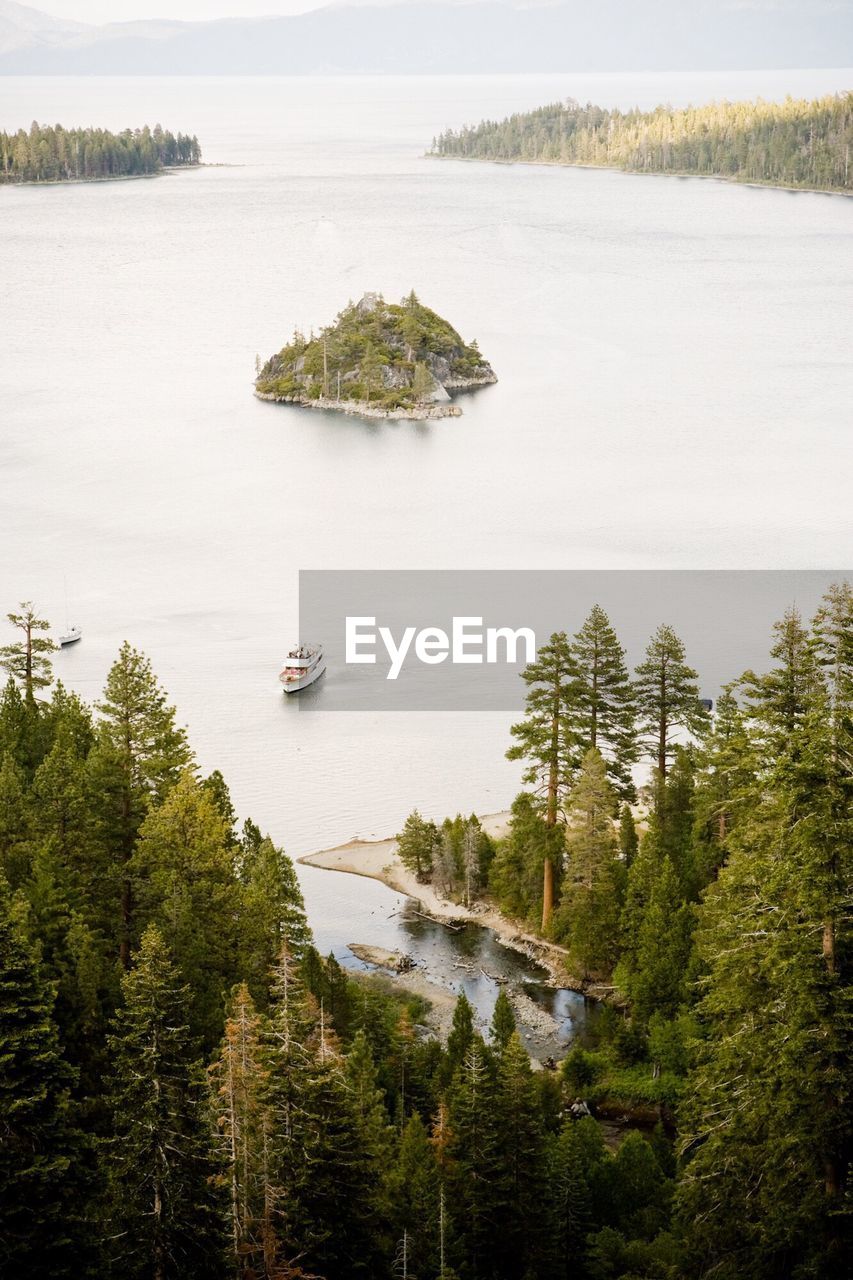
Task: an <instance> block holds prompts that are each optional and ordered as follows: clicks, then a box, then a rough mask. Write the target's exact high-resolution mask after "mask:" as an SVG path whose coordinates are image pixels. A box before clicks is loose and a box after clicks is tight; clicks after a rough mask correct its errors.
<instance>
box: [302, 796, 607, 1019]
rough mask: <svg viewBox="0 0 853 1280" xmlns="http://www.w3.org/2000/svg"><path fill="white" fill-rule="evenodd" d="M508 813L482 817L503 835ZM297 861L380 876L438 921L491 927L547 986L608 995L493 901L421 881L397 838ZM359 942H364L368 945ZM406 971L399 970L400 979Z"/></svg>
mask: <svg viewBox="0 0 853 1280" xmlns="http://www.w3.org/2000/svg"><path fill="white" fill-rule="evenodd" d="M509 818H510V814H509V812H508V811H503V812H500V813H490V814H486V815H484V816H483V817H481V818H480V822H481V824H482V827H483V830H484V831H485V832H486V834H487V835H489V836H491V837H492V838H493V839H499V838H500V837H501V836H503V835H505V834H506V832H507V830H508V827H509ZM297 861H298V862H300V863H302V864H303V865H305V866H309V867H318V868H320V869H321V870H323V871H338V872H343V873H344V874H346V875H354V876H366V877H367V878H368V879H370V880H378V881H379V882H380V883H381V884H384V885H385V886H386V888H388V889H393V890H394V892H395V893H400V894H403V895H404V896H405V897H407V898H414V899H415V900H416V901H418V902H419V903H420V905H421V907H422V908H423V911H424V914H425V915H427V916H429V917H430V919H433V920H436V921H438V922H439V923H444V924H450V923H454V924H457V923H461V924H476V925H480V926H481V927H482V928H485V929H491V930H492V932H493V933H494V934H495V935H496V937H497V938H498V940H499V941H500V942H501V943H502V944H503V945H504V946H506V947H509V948H510V949H512V950H514V951H518V952H520V953H521V954H522V955H525V956H527V958H528V959H529V960H531V961H533V962H534V963H535V964H539V965H541V966H542V968H543V969H545V970H546V972H547V974H548V981H547V984H546V985H548V986H551V987H566V988H568V989H569V990H572V991H577V992H579V993H580V994H581V995H585V996H589V997H590V998H591V999H602V998H603V996H604V995H605V994H606V993H605V991H604V990H603V989H602V988H600V987H598V985H597V984H596V983H590V982H584V981H582V980H581V979H579V978H576V977H574V976H573V975H572V974H570V973H569V972H568V970H567V969H566V957H567V955H568V952H567V950H566V948H565V947H561V946H559V945H558V944H557V943H555V942H548V941H547V940H545V939H544V938H539V937H537V936H536V935H535V934H532V933H529V932H527V930H526V928H525V926H524V925H523V924H522V923H520V922H519V921H517V920H513V919H511V918H510V917H509V916H505V915H504V914H503V913H502V912H501V911H499V910H498V909H497V907H496V906H495V905H494V904H493V903H490V902H478V903H475V904H474V906H472V907H466V906H465V905H464V904H463V903H460V902H453V901H450V900H449V899H447V898H442V897H441V895H440V894H438V893H437V892H436V890H435V889H434V888H433V886H432V885H431V884H420V883H419V882H418V880H417V878H416V877H415V875H414V874H413V873H412V872H411V871H409V870H408V869H407V868H406V867H404V866H403V864H402V862H401V861H400V859H399V858H398V856H397V840H396V837H393V836H392V837H389V838H388V839H385V840H359V839H354V840H348V841H347V842H346V843H345V844H341V845H336V846H335V847H334V848H332V849H320V850H318V851H317V852H316V853H308V854H305V855H303V857H301V858H299V859H297ZM361 945H362V946H364V947H366V946H367V945H368V944H367V943H362V944H361ZM406 976H407V975H400V977H401V978H405V977H406ZM607 994H609V991H608V992H607Z"/></svg>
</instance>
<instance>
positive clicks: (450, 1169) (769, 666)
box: [0, 583, 853, 1280]
mask: <svg viewBox="0 0 853 1280" xmlns="http://www.w3.org/2000/svg"><path fill="white" fill-rule="evenodd" d="M8 621H9V623H10V627H11V639H10V640H9V643H7V644H6V645H5V646H4V647H3V648H2V649H0V664H2V666H3V667H4V668H5V670H6V672H7V673H8V680H7V683H6V685H5V688H4V689H3V690H2V692H0V1100H2V1105H1V1106H0V1132H1V1133H2V1141H0V1270H2V1273H3V1274H4V1275H8V1276H10V1277H12V1276H14V1277H18V1276H21V1277H24V1276H26V1277H41V1278H44V1280H53V1278H56V1280H59V1278H60V1277H68V1276H81V1277H82V1276H93V1277H94V1276H97V1277H99V1278H101V1277H103V1278H104V1280H119V1278H121V1280H178V1278H179V1277H180V1280H225V1278H226V1277H233V1278H234V1280H261V1278H263V1280H353V1278H354V1277H358V1276H363V1277H365V1280H368V1278H369V1280H394V1278H395V1277H408V1278H410V1280H415V1278H420V1280H570V1278H571V1280H710V1277H712V1276H713V1277H715V1280H782V1277H792V1278H794V1277H800V1278H801V1280H806V1278H807V1277H814V1278H815V1280H818V1278H822V1277H826V1278H827V1280H830V1278H832V1277H835V1276H839V1277H840V1276H845V1275H849V1274H850V1266H849V1263H850V1252H849V1250H850V1240H849V1231H850V1199H849V1171H850V1170H849V1166H850V1158H851V1150H853V1113H851V1108H850V1105H849V1102H850V1096H849V1095H850V1062H851V1047H853V1045H851V1039H853V1031H852V1030H851V1028H852V1027H853V1020H851V1006H853V985H851V964H852V963H853V950H852V949H851V945H850V920H851V916H853V903H851V884H853V866H851V859H853V803H851V796H852V795H853V765H852V764H851V762H853V591H851V589H850V586H849V585H848V584H846V583H839V584H838V585H836V586H834V587H833V588H832V589H831V590H830V591H829V592H828V593H827V595H826V597H825V599H824V600H823V601H822V602H821V604H820V607H819V608H818V609H817V611H816V613H815V616H814V618H813V619H812V620H811V621H805V620H804V619H803V618H801V617H800V615H799V614H798V613H797V612H796V610H793V609H792V610H791V611H789V612H788V613H787V614H786V615H785V616H784V617H783V618H782V619H781V620H780V621H779V622H778V623H777V624H776V627H775V630H774V633H773V639H772V642H771V649H770V655H769V658H768V660H767V663H766V666H765V668H764V669H763V670H761V671H759V672H755V671H752V670H750V671H747V672H745V673H744V674H743V675H742V676H741V677H740V678H738V679H736V680H735V681H733V683H732V684H731V686H730V687H729V688H728V689H727V690H726V691H725V693H724V695H723V696H722V697H721V698H720V699H719V702H718V704H717V707H716V709H715V712H714V714H713V715H709V714H708V713H707V709H705V708H703V707H702V705H701V703H700V702H699V699H698V689H697V685H696V675H695V672H694V671H693V670H692V669H691V667H690V665H689V661H688V654H687V653H686V652H685V647H684V645H683V643H682V642H681V640H680V639H679V637H678V636H677V635H676V633H675V632H674V631H673V630H672V629H671V628H670V627H668V626H666V625H662V626H661V627H659V628H658V630H657V631H656V632H655V634H654V635H653V637H652V638H651V640H650V642H649V645H648V649H647V652H646V654H645V656H644V658H643V660H642V661H641V662H640V664H639V666H638V667H637V668H636V670H635V672H634V673H633V674H631V673H630V672H629V671H628V669H627V666H626V662H625V655H624V651H623V650H622V647H621V645H620V643H619V640H618V637H617V636H616V634H615V632H614V630H613V628H612V627H611V625H610V622H609V620H608V618H607V616H606V614H604V612H603V610H601V609H598V608H596V609H593V611H592V612H591V614H590V616H589V618H588V619H587V622H586V623H585V624H584V626H583V627H582V628H581V630H580V631H579V632H578V633H577V634H576V635H575V636H573V637H568V636H567V635H566V634H565V633H562V632H558V633H556V634H555V635H554V636H552V637H551V638H550V640H549V641H548V642H547V644H546V645H544V646H543V648H542V650H541V651H540V653H539V654H538V655H537V657H536V661H535V662H533V663H532V664H530V666H529V667H528V668H527V670H526V672H525V685H526V687H527V698H526V706H525V711H524V714H523V716H522V718H521V719H520V720H519V721H518V723H517V725H516V727H515V728H514V730H513V735H512V736H513V739H514V746H513V747H512V748H511V750H513V752H514V753H517V754H518V755H519V756H520V757H521V758H522V759H523V760H524V761H525V763H526V767H527V777H526V780H525V790H524V791H523V792H522V793H521V795H520V796H519V797H518V799H517V800H516V802H515V804H514V806H513V813H512V821H511V825H510V830H509V833H508V835H507V836H506V838H505V839H503V840H500V841H498V842H496V843H495V844H492V843H490V841H488V840H486V839H484V834H483V831H482V829H481V826H480V824H479V823H477V822H476V821H475V820H473V819H467V820H465V819H457V820H453V821H450V822H447V823H444V824H442V825H441V826H440V827H439V826H437V825H435V824H432V823H431V822H428V821H426V820H424V819H421V818H420V817H419V816H418V815H417V814H413V815H412V816H411V818H410V819H409V821H408V822H407V823H406V826H405V828H404V831H403V832H402V833H401V854H403V856H404V857H405V858H406V860H407V863H408V865H410V866H411V867H412V868H413V870H414V871H415V873H416V874H417V876H418V877H419V879H421V880H426V879H428V878H430V877H432V878H433V880H434V881H435V882H436V883H438V884H439V885H440V886H441V888H442V890H443V891H445V892H448V893H455V894H457V895H458V896H459V897H460V899H461V900H465V901H469V902H470V901H472V900H474V899H475V898H476V897H477V896H478V895H482V894H483V893H484V892H489V893H491V894H492V895H493V896H494V897H495V898H496V899H497V900H498V902H499V903H500V904H501V906H503V907H504V909H506V910H508V911H512V912H513V913H515V914H516V915H518V916H521V917H523V918H524V919H526V920H528V921H529V923H530V926H531V927H534V926H535V927H537V928H541V929H542V930H543V931H544V932H545V933H546V934H548V935H549V936H551V937H555V938H559V939H561V941H562V943H563V944H564V945H565V947H566V949H567V951H568V952H569V954H570V956H571V960H572V963H574V964H577V965H578V966H581V967H584V968H585V969H586V970H587V971H589V972H594V973H596V974H598V975H600V976H609V981H610V982H611V983H612V987H613V991H614V998H613V1000H612V1001H611V1002H610V1003H609V1004H608V1005H606V1006H605V1007H604V1009H603V1011H602V1015H601V1017H600V1018H598V1019H596V1026H597V1031H596V1034H597V1037H598V1041H597V1044H595V1045H593V1046H592V1047H575V1048H573V1049H572V1051H571V1052H570V1053H569V1055H568V1056H567V1057H566V1059H565V1060H564V1062H563V1063H562V1064H560V1065H559V1066H556V1065H555V1066H554V1069H552V1070H547V1069H546V1070H540V1071H537V1070H535V1069H534V1064H533V1063H531V1061H530V1059H529V1057H528V1054H527V1051H526V1049H525V1047H524V1044H523V1042H522V1040H521V1038H520V1036H519V1034H518V1031H517V1029H516V1026H515V1015H514V1012H513V1007H512V1001H511V999H510V997H509V994H508V993H507V992H506V991H503V990H502V991H501V992H500V994H499V995H498V997H497V1003H496V1005H495V1009H494V1015H493V1018H492V1021H491V1024H490V1026H489V1027H488V1028H486V1027H480V1026H478V1025H477V1022H476V1019H475V1016H474V1013H473V1010H472V1007H471V1005H470V1003H469V1002H468V1000H467V999H466V998H465V996H464V995H461V996H460V997H459V998H458V1001H457V1003H456V1007H455V1012H454V1014H453V1018H452V1025H451V1027H450V1029H449V1034H448V1035H447V1036H446V1037H445V1038H444V1040H438V1039H436V1038H435V1037H434V1036H431V1035H430V1034H428V1032H425V1029H424V1027H423V1015H424V1007H423V1000H422V998H420V997H413V996H412V995H411V993H407V992H406V991H405V990H400V989H399V988H398V987H396V986H395V984H394V980H393V979H384V980H383V979H381V978H377V977H375V976H370V975H359V974H348V973H346V972H345V971H344V970H343V969H342V968H341V966H340V965H339V964H338V962H337V961H336V959H335V958H334V956H329V957H327V958H324V957H322V956H320V955H319V954H318V952H317V950H316V948H315V946H314V944H313V939H312V935H311V930H310V927H309V922H308V921H307V919H306V916H305V911H304V906H303V902H302V897H301V894H300V890H299V885H298V882H297V880H296V877H295V873H294V868H293V866H292V864H291V862H290V860H289V859H288V857H287V856H286V855H285V853H284V852H283V850H282V849H281V848H279V847H278V846H277V845H276V843H275V842H274V840H272V839H271V838H270V837H269V836H267V835H265V834H264V833H263V832H262V831H261V830H260V829H259V828H258V827H257V826H256V825H255V824H254V823H253V822H252V821H250V820H246V821H245V822H243V823H242V825H240V824H238V822H237V817H236V814H235V811H234V807H233V804H232V801H231V798H230V795H229V791H228V788H227V785H226V782H225V780H224V779H223V777H222V775H221V774H220V773H218V772H217V771H214V772H212V773H209V774H205V773H203V772H202V771H201V770H200V768H199V765H198V762H197V760H196V757H195V755H194V752H193V750H192V747H191V745H190V742H189V740H188V737H187V734H186V732H185V731H184V730H183V729H182V728H181V726H180V725H179V724H178V723H177V719H176V715H175V711H174V709H173V708H172V707H171V706H170V704H169V700H168V697H167V696H166V694H165V691H164V690H163V689H162V687H161V686H160V684H159V682H158V680H157V678H156V676H155V675H154V672H153V671H152V668H151V665H150V663H149V662H148V660H147V659H146V658H145V656H144V655H143V654H141V653H140V652H138V651H137V650H136V649H134V648H133V647H132V646H131V645H130V644H127V643H126V644H124V645H122V647H121V649H120V650H119V652H118V654H117V656H116V660H115V662H114V664H113V666H112V668H111V669H110V671H109V673H108V675H107V678H106V683H105V687H104V690H103V693H102V695H101V698H100V699H99V700H98V701H97V702H96V703H95V704H94V705H93V706H89V705H86V704H85V703H84V702H83V701H82V700H81V699H80V698H79V697H78V696H76V695H75V694H73V693H70V692H69V691H67V690H66V689H65V688H64V687H63V686H62V684H61V683H58V682H55V681H54V680H53V673H52V670H51V656H52V652H53V649H54V647H55V646H54V645H53V642H52V641H51V640H50V638H49V636H48V630H49V628H48V627H47V625H46V622H45V620H44V619H42V618H40V617H39V616H38V613H37V611H36V610H35V609H34V607H33V606H32V605H31V604H28V603H24V604H23V605H21V606H20V607H19V609H18V610H16V611H15V612H13V613H11V614H9V615H8ZM644 759H645V760H647V761H648V763H649V764H650V765H651V766H652V775H651V777H652V781H651V785H650V787H649V789H648V793H647V794H646V795H645V796H639V797H638V796H637V794H636V792H635V790H634V785H635V784H634V781H633V773H632V771H633V768H634V766H635V765H636V763H637V762H638V761H642V760H644ZM638 800H639V801H640V803H639V804H638ZM626 1101H627V1102H628V1103H629V1104H630V1103H636V1102H639V1101H643V1102H644V1103H645V1104H646V1106H647V1109H648V1119H649V1121H650V1122H653V1121H656V1123H650V1124H649V1125H648V1126H647V1127H646V1128H639V1127H636V1126H627V1127H626V1126H624V1125H623V1126H621V1127H620V1131H619V1133H618V1135H616V1136H614V1135H613V1133H612V1132H608V1133H606V1132H605V1131H604V1130H603V1128H602V1127H601V1126H600V1124H599V1123H598V1121H597V1119H596V1118H595V1116H596V1114H597V1113H599V1114H602V1115H604V1114H606V1109H607V1106H608V1104H610V1105H611V1106H612V1105H613V1104H614V1103H616V1104H618V1105H619V1106H623V1107H624V1106H625V1104H626ZM590 1111H591V1112H592V1113H593V1114H592V1115H591V1114H589V1113H590Z"/></svg>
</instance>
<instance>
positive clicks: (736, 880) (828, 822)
mask: <svg viewBox="0 0 853 1280" xmlns="http://www.w3.org/2000/svg"><path fill="white" fill-rule="evenodd" d="M847 601H849V595H847ZM839 605H840V607H841V612H842V617H844V616H846V617H847V619H848V620H849V608H848V603H847V602H845V592H844V591H843V589H842V590H839V591H837V592H834V593H833V595H832V596H830V597H829V599H828V600H827V602H826V603H825V605H824V608H823V609H822V610H821V612H820V614H819V615H818V619H817V620H816V625H815V627H814V629H813V630H812V632H811V633H809V632H807V630H806V628H805V627H804V626H803V625H802V622H801V620H800V618H799V616H798V615H797V614H796V613H795V612H793V611H792V612H791V613H789V614H788V615H787V616H786V617H785V618H784V619H783V620H782V622H781V623H780V624H779V625H778V626H777V628H776V637H777V638H776V643H775V644H774V646H773V651H772V652H773V656H774V658H775V660H776V661H775V664H774V666H773V667H772V668H771V670H770V671H769V672H767V673H766V674H765V675H763V676H761V677H756V676H754V675H753V674H752V673H749V674H748V677H747V679H746V682H745V683H746V686H747V688H748V691H749V695H750V707H749V710H748V721H747V723H748V725H749V742H750V746H751V755H750V758H749V761H748V763H749V766H750V767H749V768H747V769H744V770H743V773H742V778H743V779H744V783H743V785H744V793H743V803H742V804H738V806H737V807H738V811H739V813H740V817H739V820H738V821H737V822H736V823H735V825H734V826H733V829H732V831H731V833H730V834H729V836H728V837H727V850H728V857H727V861H726V863H725V865H724V866H723V867H722V868H721V869H720V872H719V876H718V878H717V880H716V881H715V882H714V883H713V884H712V885H711V886H710V887H709V889H708V891H707V894H706V897H705V900H704V902H703V905H702V909H701V912H700V919H699V929H698V939H697V951H698V957H699V964H700V973H701V978H700V983H701V985H700V991H701V999H700V1001H699V1004H698V1006H697V1016H698V1019H699V1028H700V1031H699V1035H698V1037H697V1044H696V1057H695V1064H694V1066H693V1069H692V1071H691V1075H690V1078H689V1089H688V1091H687V1093H686V1095H685V1103H684V1106H683V1108H682V1112H681V1124H682V1126H683V1138H682V1148H683V1151H684V1155H685V1171H684V1177H683V1179H682V1184H681V1187H680V1192H679V1202H680V1212H681V1222H682V1224H683V1226H684V1229H685V1232H686V1234H687V1237H688V1242H689V1245H690V1251H691V1257H692V1259H693V1263H694V1265H695V1266H696V1267H698V1268H701V1269H702V1270H709V1269H713V1270H714V1272H715V1274H718V1275H720V1276H721V1277H726V1278H730V1277H731V1278H733V1277H735V1276H747V1277H761V1278H762V1280H763V1278H764V1277H770V1276H774V1275H777V1274H780V1273H782V1272H784V1273H787V1274H790V1275H797V1276H799V1275H802V1276H806V1275H833V1274H842V1273H843V1271H844V1269H845V1265H846V1260H848V1259H847V1255H846V1253H845V1247H846V1246H845V1242H844V1232H845V1225H846V1224H845V1218H846V1208H845V1204H844V1190H843V1187H844V1182H845V1177H846V1171H847V1168H848V1163H849V1151H850V1149H851V1147H850V1144H851V1120H850V1106H849V1072H847V1070H846V1068H845V1064H849V1062H850V1058H851V1026H853V1016H851V1014H853V1008H851V989H853V988H851V983H850V955H849V948H848V947H847V945H846V940H845V933H846V931H845V928H844V925H843V922H844V921H845V920H849V918H850V910H851V891H850V886H851V884H853V866H851V850H853V827H851V805H850V793H851V759H853V752H851V723H853V721H851V706H852V705H853V703H852V702H851V697H850V680H849V674H850V661H849V652H850V648H849V634H850V633H849V621H848V622H845V623H843V625H842V627H841V634H838V633H836V636H835V639H834V640H833V639H832V638H831V637H832V635H833V630H832V629H830V630H829V637H828V635H827V627H826V620H827V616H828V615H829V616H832V615H833V614H835V613H836V610H837V609H838V607H839ZM839 641H840V643H839ZM830 654H833V658H830V661H828V662H824V661H822V659H823V658H824V657H826V656H828V655H830ZM833 659H834V660H833ZM751 775H753V776H754V781H752V782H750V781H749V779H750V776H751ZM708 1205H711V1206H712V1209H711V1212H701V1211H700V1206H708Z"/></svg>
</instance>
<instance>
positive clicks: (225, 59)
mask: <svg viewBox="0 0 853 1280" xmlns="http://www.w3.org/2000/svg"><path fill="white" fill-rule="evenodd" d="M851 63H853V0H775V2H774V0H649V2H648V3H646V4H643V5H640V4H638V3H637V0H596V3H594V4H592V3H589V0H562V2H559V3H556V4H553V5H543V6H542V7H535V6H534V7H527V8H521V7H514V6H513V5H512V4H508V3H499V2H498V0H483V2H482V3H478V2H474V3H470V4H459V3H456V4H454V3H448V2H447V0H435V2H434V3H426V2H423V0H420V2H418V0H416V2H415V3H411V4H400V5H390V6H381V5H370V4H368V5H363V6H358V7H356V6H347V5H341V6H332V7H328V8H323V9H315V10H313V11H311V12H309V13H303V14H298V15H295V16H291V17H280V18H277V17H272V18H225V19H220V20H218V21H214V22H176V21H172V20H170V19H163V20H152V21H141V22H131V23H111V24H109V25H107V26H92V25H88V24H84V23H72V22H66V21H62V20H59V19H55V18H51V17H50V16H49V15H48V14H43V13H40V12H39V11H38V10H36V9H32V8H28V7H27V6H24V5H19V4H15V3H12V2H11V0H0V74H5V75H318V74H335V73H340V74H420V73H431V74H436V73H442V72H456V73H459V74H477V73H487V72H491V73H497V72H503V73H508V72H558V71H665V70H684V71H690V70H720V69H728V70H740V69H747V68H749V69H759V68H785V67H839V66H849V65H850V64H851Z"/></svg>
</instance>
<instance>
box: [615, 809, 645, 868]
mask: <svg viewBox="0 0 853 1280" xmlns="http://www.w3.org/2000/svg"><path fill="white" fill-rule="evenodd" d="M639 847H640V841H639V839H638V837H637V827H636V824H635V822H634V815H633V814H632V813H631V807H630V805H627V804H623V805H622V808H621V809H620V811H619V854H620V857H621V858H622V862H623V864H624V866H625V870H626V871H627V870H629V869H630V866H631V863H632V862H633V861H634V859H635V858H636V856H637V850H638V849H639Z"/></svg>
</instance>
